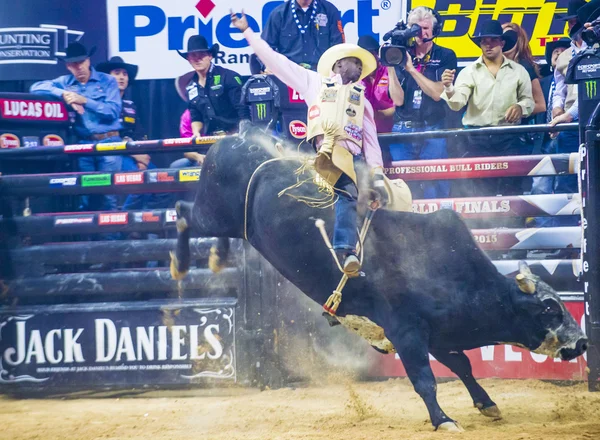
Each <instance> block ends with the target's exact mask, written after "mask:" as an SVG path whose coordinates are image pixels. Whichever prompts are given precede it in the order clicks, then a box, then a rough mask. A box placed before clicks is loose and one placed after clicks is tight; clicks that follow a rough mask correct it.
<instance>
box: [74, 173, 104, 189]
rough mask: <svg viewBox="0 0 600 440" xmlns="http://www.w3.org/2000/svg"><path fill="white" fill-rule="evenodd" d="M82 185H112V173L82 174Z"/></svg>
mask: <svg viewBox="0 0 600 440" xmlns="http://www.w3.org/2000/svg"><path fill="white" fill-rule="evenodd" d="M81 186H83V187H87V186H110V174H91V175H87V176H81Z"/></svg>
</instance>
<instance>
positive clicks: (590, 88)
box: [585, 81, 597, 99]
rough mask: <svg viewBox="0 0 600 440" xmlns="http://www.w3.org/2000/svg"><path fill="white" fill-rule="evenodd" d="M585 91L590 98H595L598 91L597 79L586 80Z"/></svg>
mask: <svg viewBox="0 0 600 440" xmlns="http://www.w3.org/2000/svg"><path fill="white" fill-rule="evenodd" d="M585 92H586V94H587V97H588V99H593V98H595V97H596V93H597V89H596V81H586V82H585Z"/></svg>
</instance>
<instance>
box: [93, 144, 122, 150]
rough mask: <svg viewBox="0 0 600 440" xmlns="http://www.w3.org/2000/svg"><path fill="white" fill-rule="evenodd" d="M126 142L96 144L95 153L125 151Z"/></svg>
mask: <svg viewBox="0 0 600 440" xmlns="http://www.w3.org/2000/svg"><path fill="white" fill-rule="evenodd" d="M126 148H127V142H107V143H105V144H96V151H117V150H125V149H126Z"/></svg>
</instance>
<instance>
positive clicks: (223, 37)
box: [107, 0, 406, 79]
mask: <svg viewBox="0 0 600 440" xmlns="http://www.w3.org/2000/svg"><path fill="white" fill-rule="evenodd" d="M330 1H331V3H333V4H334V5H335V6H337V7H338V9H339V10H340V12H341V15H342V24H343V26H344V32H345V34H346V41H348V42H352V43H355V42H356V41H357V40H358V36H359V35H363V34H369V33H371V34H374V35H375V36H376V37H378V38H381V37H382V36H383V34H384V33H385V32H387V31H388V30H390V29H392V28H393V27H394V25H395V24H396V23H397V21H398V20H399V19H400V17H401V13H402V11H403V10H405V7H406V0H330ZM282 3H283V1H273V0H252V1H244V0H200V1H198V0H107V11H108V28H109V52H110V55H111V56H115V55H119V56H121V57H123V58H124V59H125V60H126V61H127V62H128V63H133V64H137V65H139V67H140V70H139V75H138V78H140V79H160V78H174V77H176V76H179V75H182V74H183V73H185V72H188V71H189V70H190V65H189V64H188V63H187V61H186V60H184V59H183V58H181V57H180V56H179V55H178V54H177V52H176V51H177V50H183V51H185V47H186V45H187V40H188V38H189V37H190V36H192V35H196V34H198V33H200V34H202V35H204V37H206V39H207V40H208V42H209V45H210V44H213V43H218V44H219V46H220V51H221V52H220V53H219V56H218V57H217V59H216V60H215V62H216V63H217V64H219V65H222V66H224V67H228V68H230V69H233V70H235V71H237V72H238V73H240V74H242V75H247V74H249V73H250V69H249V67H248V58H249V55H250V54H251V53H252V51H251V49H250V48H249V47H248V43H247V42H246V40H245V39H244V37H243V36H242V34H241V33H240V32H239V31H238V30H237V29H235V28H233V27H231V23H230V18H229V10H230V9H233V10H234V11H238V12H239V11H241V10H242V9H244V12H245V13H246V14H247V16H248V22H249V24H250V27H251V28H252V29H253V30H254V31H255V32H260V31H262V28H263V26H264V25H265V24H266V22H267V18H268V17H269V14H270V13H271V11H272V10H273V9H274V8H276V7H277V6H279V5H280V4H282Z"/></svg>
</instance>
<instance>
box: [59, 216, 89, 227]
mask: <svg viewBox="0 0 600 440" xmlns="http://www.w3.org/2000/svg"><path fill="white" fill-rule="evenodd" d="M93 222H94V216H93V215H84V216H79V217H58V218H56V219H55V220H54V226H68V225H91V224H92V223H93Z"/></svg>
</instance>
